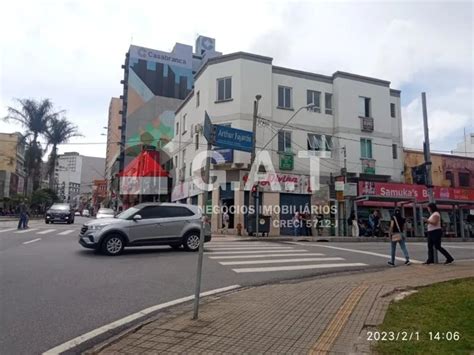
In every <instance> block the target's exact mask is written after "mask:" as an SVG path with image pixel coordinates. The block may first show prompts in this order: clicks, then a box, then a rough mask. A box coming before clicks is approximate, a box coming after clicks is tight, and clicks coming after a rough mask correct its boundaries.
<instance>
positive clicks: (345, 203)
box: [342, 146, 350, 236]
mask: <svg viewBox="0 0 474 355" xmlns="http://www.w3.org/2000/svg"><path fill="white" fill-rule="evenodd" d="M342 151H343V152H344V175H343V176H344V188H345V187H346V184H347V151H346V146H344V147H342ZM342 193H343V194H344V191H343V192H342ZM348 202H349V201H348V200H347V198H346V196H344V217H343V218H344V224H343V226H344V235H345V236H349V225H348V224H347V217H348V216H347V213H350V212H349V211H348V209H349V208H348Z"/></svg>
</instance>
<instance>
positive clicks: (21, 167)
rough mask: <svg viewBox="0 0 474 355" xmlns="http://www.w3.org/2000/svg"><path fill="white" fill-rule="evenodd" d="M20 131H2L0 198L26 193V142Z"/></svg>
mask: <svg viewBox="0 0 474 355" xmlns="http://www.w3.org/2000/svg"><path fill="white" fill-rule="evenodd" d="M22 139H23V136H22V135H21V134H20V133H18V132H15V133H0V199H3V198H5V197H12V196H13V195H15V194H24V193H25V191H24V187H25V177H26V172H25V144H24V142H23V141H22Z"/></svg>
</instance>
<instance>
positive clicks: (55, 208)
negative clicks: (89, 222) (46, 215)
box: [50, 205, 69, 211]
mask: <svg viewBox="0 0 474 355" xmlns="http://www.w3.org/2000/svg"><path fill="white" fill-rule="evenodd" d="M50 208H51V209H52V210H64V211H67V210H68V209H69V206H68V205H52V206H51V207H50Z"/></svg>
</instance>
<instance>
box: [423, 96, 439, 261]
mask: <svg viewBox="0 0 474 355" xmlns="http://www.w3.org/2000/svg"><path fill="white" fill-rule="evenodd" d="M421 104H422V107H423V128H424V131H425V143H424V147H423V148H424V149H423V150H424V153H425V154H424V156H425V169H426V188H427V189H428V200H429V202H430V203H432V202H435V200H434V195H433V180H432V177H431V153H430V134H429V129H428V111H427V109H426V93H425V92H422V93H421ZM433 261H434V262H435V264H437V263H438V251H437V250H435V252H434V260H433Z"/></svg>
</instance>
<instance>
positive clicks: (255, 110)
mask: <svg viewBox="0 0 474 355" xmlns="http://www.w3.org/2000/svg"><path fill="white" fill-rule="evenodd" d="M261 98H262V96H261V95H256V96H255V100H254V101H253V119H252V131H253V141H252V152H251V153H250V170H252V166H253V163H254V162H255V156H256V154H257V152H256V145H257V118H258V102H259V101H260V99H261ZM252 205H255V200H254V198H253V196H252V194H251V193H250V196H249V206H252Z"/></svg>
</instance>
